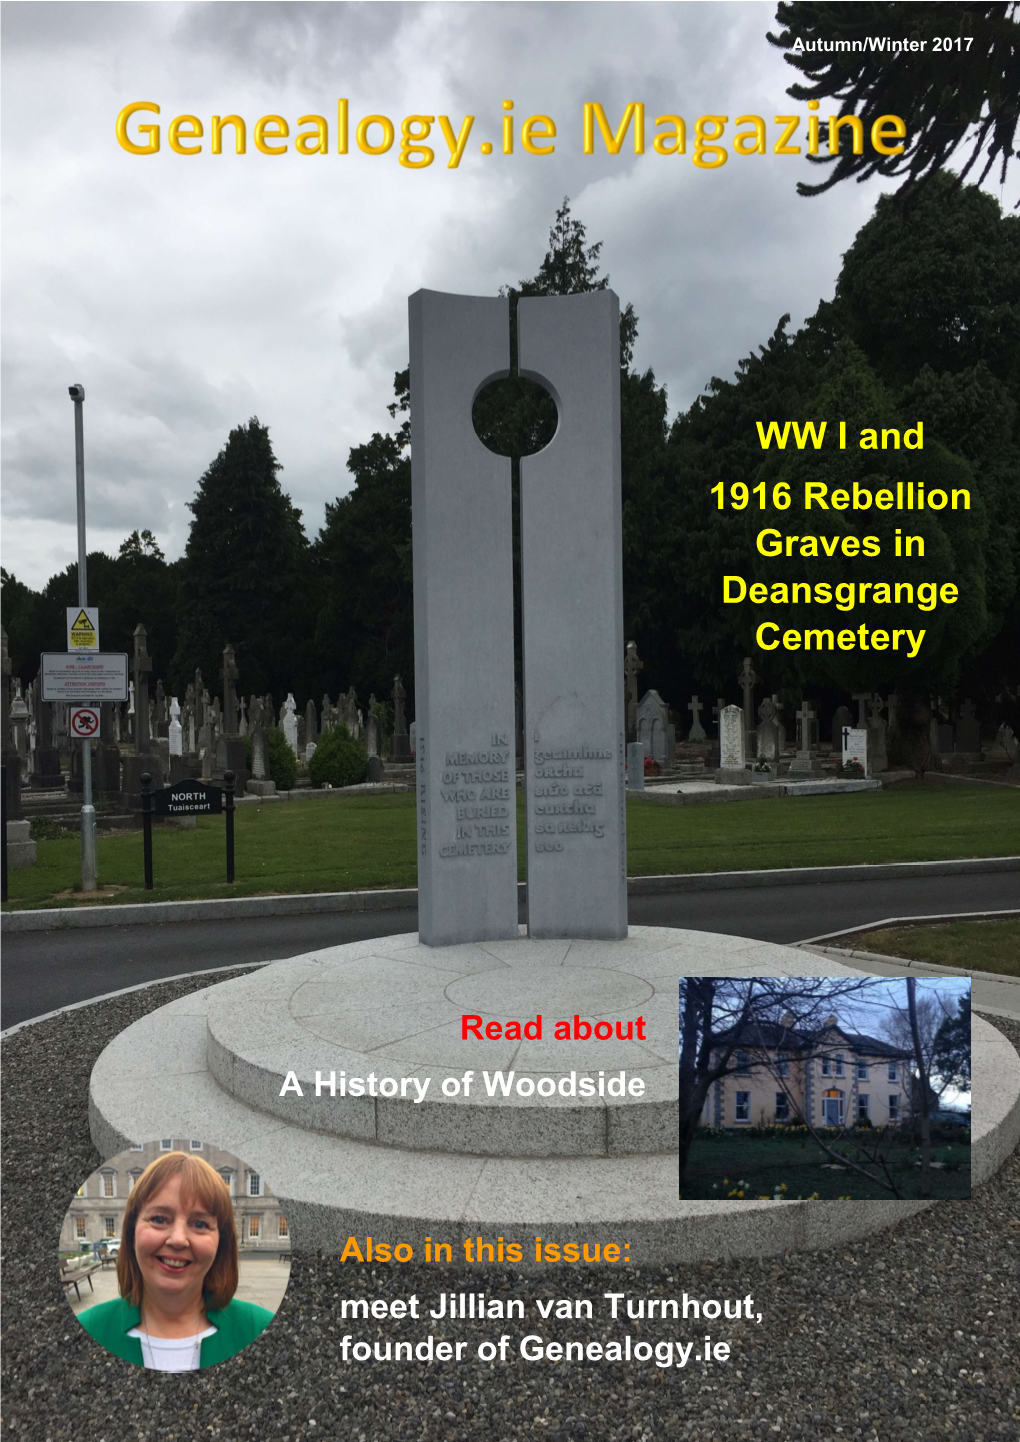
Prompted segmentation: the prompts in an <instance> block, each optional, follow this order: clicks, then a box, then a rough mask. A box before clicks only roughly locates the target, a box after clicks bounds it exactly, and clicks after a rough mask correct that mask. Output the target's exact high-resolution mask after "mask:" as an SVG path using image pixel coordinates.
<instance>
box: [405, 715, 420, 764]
mask: <svg viewBox="0 0 1020 1442" xmlns="http://www.w3.org/2000/svg"><path fill="white" fill-rule="evenodd" d="M407 744H408V745H409V746H410V748H411V755H412V756H415V755H417V751H418V723H417V722H416V721H412V722H411V724H410V726H409V727H408V730H407Z"/></svg>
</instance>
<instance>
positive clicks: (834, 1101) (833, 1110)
mask: <svg viewBox="0 0 1020 1442" xmlns="http://www.w3.org/2000/svg"><path fill="white" fill-rule="evenodd" d="M840 1111H841V1108H840V1098H839V1097H838V1096H826V1097H823V1098H822V1116H823V1118H824V1125H825V1126H827V1127H838V1126H842V1124H843V1118H842V1116H841V1115H840Z"/></svg>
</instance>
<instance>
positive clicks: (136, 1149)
mask: <svg viewBox="0 0 1020 1442" xmlns="http://www.w3.org/2000/svg"><path fill="white" fill-rule="evenodd" d="M131 1150H132V1151H133V1152H141V1151H144V1150H145V1148H144V1146H143V1145H142V1143H141V1142H132V1143H131Z"/></svg>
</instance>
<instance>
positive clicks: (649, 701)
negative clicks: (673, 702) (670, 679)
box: [637, 690, 669, 766]
mask: <svg viewBox="0 0 1020 1442" xmlns="http://www.w3.org/2000/svg"><path fill="white" fill-rule="evenodd" d="M637 739H638V740H639V741H641V742H642V743H643V744H644V748H645V755H646V756H650V757H651V758H652V760H653V761H657V762H658V763H659V765H660V766H665V765H666V762H667V760H668V759H669V758H668V751H669V744H668V741H669V711H668V709H667V707H666V703H665V701H663V699H662V697H661V696H660V695H659V693H658V691H654V690H653V691H646V692H645V694H644V695H643V696H642V697H641V700H640V701H639V702H638V707H637Z"/></svg>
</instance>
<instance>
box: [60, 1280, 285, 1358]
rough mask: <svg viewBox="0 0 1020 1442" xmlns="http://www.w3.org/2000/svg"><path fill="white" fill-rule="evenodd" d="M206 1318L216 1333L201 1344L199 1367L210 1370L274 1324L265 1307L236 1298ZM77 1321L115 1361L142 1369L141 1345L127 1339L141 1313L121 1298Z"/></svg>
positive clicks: (103, 1305) (235, 1353) (96, 1308)
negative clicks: (120, 1359) (116, 1358)
mask: <svg viewBox="0 0 1020 1442" xmlns="http://www.w3.org/2000/svg"><path fill="white" fill-rule="evenodd" d="M206 1316H207V1317H208V1318H209V1325H210V1327H215V1328H216V1332H215V1334H214V1335H213V1336H211V1337H205V1338H204V1339H203V1341H202V1351H201V1355H200V1356H199V1362H198V1365H199V1366H200V1367H212V1366H214V1365H215V1364H216V1363H217V1362H225V1361H226V1360H227V1358H228V1357H234V1356H236V1355H237V1353H238V1352H240V1351H242V1350H243V1349H244V1348H245V1347H247V1345H248V1343H249V1342H254V1340H255V1338H256V1337H257V1336H258V1335H259V1333H260V1332H263V1331H264V1330H265V1329H266V1327H268V1326H269V1324H270V1322H271V1321H272V1320H273V1313H272V1312H269V1311H267V1310H266V1308H265V1307H258V1306H256V1304H255V1303H254V1302H242V1301H240V1300H239V1299H238V1298H237V1297H235V1298H234V1299H233V1300H232V1301H230V1302H228V1303H227V1305H226V1307H225V1308H224V1310H223V1311H222V1312H207V1313H206ZM78 1321H79V1322H80V1323H81V1324H82V1326H83V1327H84V1328H85V1330H86V1332H87V1333H88V1334H89V1336H90V1337H92V1338H93V1339H94V1340H95V1341H96V1342H98V1343H99V1345H100V1346H101V1347H105V1348H106V1350H107V1351H108V1352H112V1353H113V1355H114V1356H115V1357H123V1359H124V1361H125V1362H134V1364H135V1366H136V1367H144V1366H145V1360H144V1358H143V1357H142V1344H141V1341H140V1340H139V1338H138V1337H129V1336H128V1335H127V1334H128V1332H130V1331H131V1328H132V1327H137V1326H138V1324H139V1322H140V1321H141V1313H140V1311H139V1310H138V1308H137V1307H132V1305H131V1303H130V1302H127V1301H125V1300H124V1298H123V1297H115V1298H114V1299H113V1301H112V1302H100V1303H99V1305H98V1306H96V1307H89V1308H88V1310H87V1311H85V1312H81V1313H80V1314H79V1316H78Z"/></svg>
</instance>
